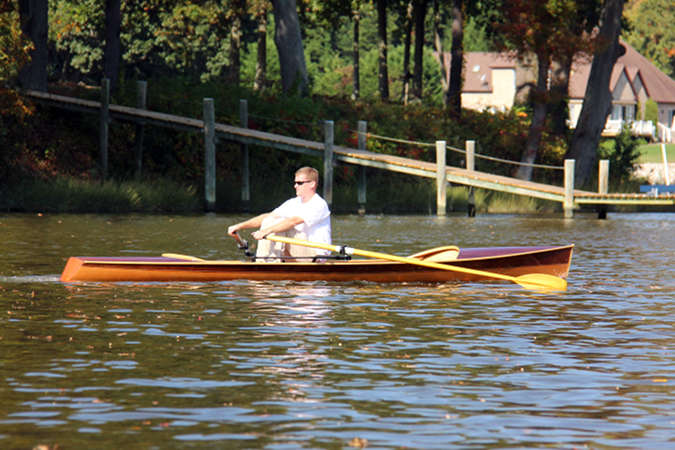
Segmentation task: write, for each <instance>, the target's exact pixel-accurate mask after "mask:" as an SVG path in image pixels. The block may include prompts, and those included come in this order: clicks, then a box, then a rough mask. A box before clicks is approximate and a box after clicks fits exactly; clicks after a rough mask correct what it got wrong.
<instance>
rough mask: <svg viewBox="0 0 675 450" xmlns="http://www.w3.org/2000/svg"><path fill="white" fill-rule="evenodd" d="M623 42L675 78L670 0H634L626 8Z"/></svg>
mask: <svg viewBox="0 0 675 450" xmlns="http://www.w3.org/2000/svg"><path fill="white" fill-rule="evenodd" d="M626 16H627V17H628V19H629V21H630V31H628V33H626V34H625V36H624V37H625V39H626V41H627V42H628V43H629V44H630V45H631V46H632V47H633V48H635V50H637V51H638V52H640V53H641V54H642V55H643V56H645V57H646V58H647V59H649V60H650V61H652V62H653V63H654V65H656V67H658V68H659V69H661V70H662V71H663V72H664V73H666V74H667V75H668V76H670V77H671V78H675V7H673V2H672V0H643V1H639V2H634V5H633V7H632V8H630V9H628V10H627V11H626Z"/></svg>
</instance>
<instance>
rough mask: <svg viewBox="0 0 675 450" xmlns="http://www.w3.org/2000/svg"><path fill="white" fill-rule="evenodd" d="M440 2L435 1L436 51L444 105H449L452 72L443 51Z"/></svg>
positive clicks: (434, 32)
mask: <svg viewBox="0 0 675 450" xmlns="http://www.w3.org/2000/svg"><path fill="white" fill-rule="evenodd" d="M439 3H440V0H434V12H433V17H434V31H433V34H434V50H436V55H438V67H439V69H440V72H441V91H442V92H443V105H444V106H445V105H447V99H448V96H447V94H448V73H449V72H450V70H449V69H448V67H447V61H446V59H445V52H444V51H443V32H442V31H441V12H440V9H439V6H440V5H439Z"/></svg>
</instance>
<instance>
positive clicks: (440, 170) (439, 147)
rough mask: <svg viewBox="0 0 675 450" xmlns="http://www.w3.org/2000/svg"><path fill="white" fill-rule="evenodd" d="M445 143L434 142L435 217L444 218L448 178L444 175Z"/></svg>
mask: <svg viewBox="0 0 675 450" xmlns="http://www.w3.org/2000/svg"><path fill="white" fill-rule="evenodd" d="M445 152H446V145H445V141H436V215H438V216H444V215H445V213H446V207H447V188H448V178H447V176H446V175H445Z"/></svg>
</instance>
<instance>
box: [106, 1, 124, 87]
mask: <svg viewBox="0 0 675 450" xmlns="http://www.w3.org/2000/svg"><path fill="white" fill-rule="evenodd" d="M121 21H122V16H121V12H120V0H106V2H105V50H104V51H103V76H105V77H106V78H108V79H109V80H110V88H111V89H115V88H116V87H117V78H118V75H119V71H120V57H121V49H120V24H121Z"/></svg>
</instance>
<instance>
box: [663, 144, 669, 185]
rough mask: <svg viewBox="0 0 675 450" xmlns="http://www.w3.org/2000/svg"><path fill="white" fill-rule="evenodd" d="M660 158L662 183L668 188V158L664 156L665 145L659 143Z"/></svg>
mask: <svg viewBox="0 0 675 450" xmlns="http://www.w3.org/2000/svg"><path fill="white" fill-rule="evenodd" d="M661 157H662V158H663V181H664V182H665V183H666V186H670V173H669V172H668V156H667V155H666V144H665V143H663V142H662V143H661Z"/></svg>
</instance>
